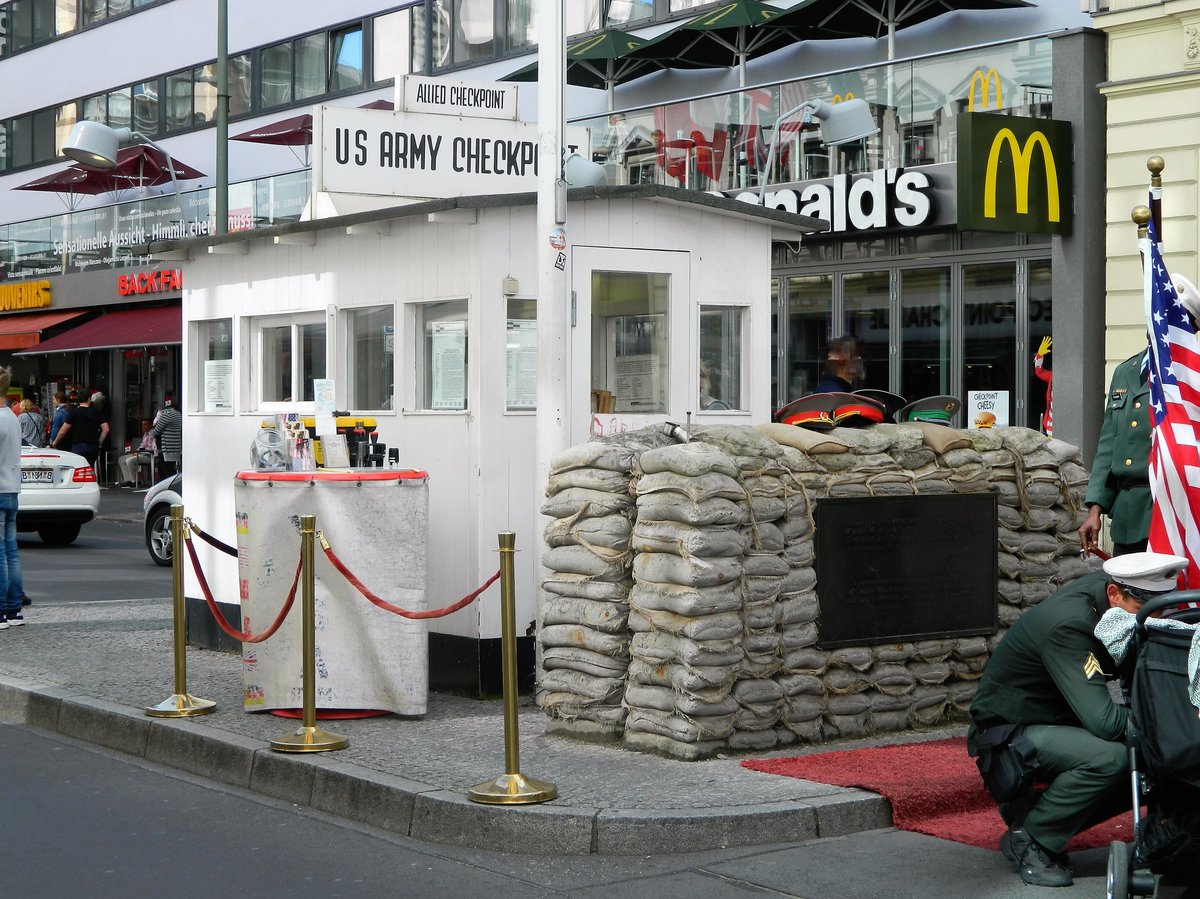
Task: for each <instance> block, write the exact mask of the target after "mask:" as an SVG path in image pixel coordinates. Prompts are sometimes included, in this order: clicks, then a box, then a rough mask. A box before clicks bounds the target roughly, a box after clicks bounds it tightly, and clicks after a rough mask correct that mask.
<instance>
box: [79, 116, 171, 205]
mask: <svg viewBox="0 0 1200 899" xmlns="http://www.w3.org/2000/svg"><path fill="white" fill-rule="evenodd" d="M130 144H142V145H143V146H147V147H150V148H151V149H153V150H157V151H158V152H159V153H161V154H162V155H163V159H164V161H165V162H166V164H167V174H168V175H170V176H171V188H172V190H174V191H175V201H176V202H177V203H178V204H179V214H180V215H181V216H182V215H183V194H182V193H181V192H180V190H179V180H178V179H177V178H176V177H175V160H174V159H172V158H171V154H170V153H169V152H167V148H166V147H162V146H159V145H158V144H156V143H155V142H154V141H152V140H150V138H148V137H146V135H144V134H141V133H140V132H137V131H130V130H129V129H128V128H112V127H110V126H108V125H105V124H104V123H103V122H92V121H87V120H85V121H82V122H76V123H75V124H74V125H72V126H71V133H70V134H69V135H67V142H66V143H65V144H63V148H62V151H63V155H64V156H67V157H69V158H71V159H73V160H75V161H76V162H77V163H79V164H80V165H82V166H85V167H86V168H90V169H102V170H104V171H108V170H110V169H114V168H116V167H117V151H118V150H119V149H120V148H121V147H124V146H128V145H130Z"/></svg>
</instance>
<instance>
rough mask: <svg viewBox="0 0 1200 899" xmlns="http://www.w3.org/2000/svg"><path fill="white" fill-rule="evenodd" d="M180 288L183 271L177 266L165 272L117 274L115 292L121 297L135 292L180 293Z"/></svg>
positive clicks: (181, 286) (181, 288)
mask: <svg viewBox="0 0 1200 899" xmlns="http://www.w3.org/2000/svg"><path fill="white" fill-rule="evenodd" d="M182 290H183V272H181V271H180V270H179V269H177V268H173V269H169V270H168V271H165V272H137V273H136V274H133V275H117V293H118V294H119V295H120V296H123V297H127V296H131V295H132V294H135V293H180V292H181V291H182Z"/></svg>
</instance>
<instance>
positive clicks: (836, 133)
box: [758, 97, 879, 204]
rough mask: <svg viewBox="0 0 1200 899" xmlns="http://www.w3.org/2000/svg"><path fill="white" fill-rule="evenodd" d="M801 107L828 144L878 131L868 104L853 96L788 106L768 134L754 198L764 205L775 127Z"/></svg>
mask: <svg viewBox="0 0 1200 899" xmlns="http://www.w3.org/2000/svg"><path fill="white" fill-rule="evenodd" d="M801 110H807V111H808V112H810V113H811V114H812V117H813V118H814V119H816V120H817V121H818V122H820V123H821V140H822V141H823V142H824V144H825V145H826V146H828V147H836V146H838V145H839V144H848V143H850V142H851V141H856V140H862V139H863V138H864V137H870V136H871V135H872V134H877V133H879V126H878V125H877V124H875V117H874V116H872V115H871V107H869V106H868V105H867V101H866V100H861V99H859V98H857V97H855V98H854V99H852V100H846V101H845V102H842V103H827V102H826V101H824V100H805V101H804V102H803V103H801V104H800V105H799V106H797V107H795V108H794V109H789V110H788V111H787V112H785V113H784V114H783V115H781V116H780V117H779V118H777V119H776V120H775V131H774V133H772V135H771V146H770V149H769V150H768V151H767V166H766V168H765V169H764V175H763V182H762V184H760V185H759V187H758V201H759V202H760V203H764V204H765V198H766V195H767V177H769V175H770V172H771V163H773V162H774V161H775V148H776V147H777V146H778V144H779V126H780V125H782V124H783V123H784V122H785V121H787V120H788V119H790V118H791V117H792V116H794V115H795V114H796V113H798V112H800V111H801Z"/></svg>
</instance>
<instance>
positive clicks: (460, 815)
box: [0, 489, 963, 855]
mask: <svg viewBox="0 0 1200 899" xmlns="http://www.w3.org/2000/svg"><path fill="white" fill-rule="evenodd" d="M118 492H119V493H123V494H125V495H123V496H112V494H114V493H118ZM140 502H141V494H140V493H139V494H133V492H132V491H129V490H124V491H117V490H115V489H112V490H105V495H104V498H103V499H102V500H101V518H108V519H110V520H118V521H130V522H137V521H140V520H141V518H140ZM25 617H26V620H27V624H26V626H24V627H19V628H18V627H14V628H9V629H8V630H7V631H4V632H0V721H3V722H10V723H27V724H30V725H32V726H35V727H40V728H43V729H45V730H48V731H52V732H55V733H59V734H62V735H64V736H68V737H71V738H74V739H78V740H82V741H85V742H89V743H94V744H97V745H99V746H103V747H107V748H108V749H113V750H118V751H120V752H125V753H129V754H132V755H135V756H139V757H142V758H144V759H146V760H148V761H151V762H155V763H157V764H161V765H165V766H169V767H173V768H178V769H180V770H183V771H187V772H189V773H191V774H194V775H199V776H202V777H207V778H210V779H212V780H215V781H219V782H221V783H227V784H232V785H235V786H238V787H242V788H246V789H249V790H252V791H256V792H259V793H263V794H265V795H268V796H271V797H274V798H277V799H283V800H285V801H289V802H294V803H296V804H297V805H304V806H309V807H312V808H316V809H320V810H322V811H326V812H329V813H332V814H335V815H339V816H341V817H344V818H347V819H351V820H355V821H362V822H366V823H369V824H371V825H373V826H376V827H382V828H385V829H387V830H391V831H393V832H396V833H400V834H404V835H407V836H410V837H413V838H414V839H418V840H424V841H427V842H432V843H445V844H450V845H455V846H463V847H467V848H473V849H488V850H495V851H501V852H517V853H522V852H524V853H538V854H567V855H580V854H589V853H599V854H613V855H621V854H648V853H665V852H685V851H697V850H704V849H718V848H724V847H730V846H753V845H767V844H776V843H785V842H794V841H803V840H812V839H816V838H823V837H834V836H842V835H846V834H849V833H855V832H859V831H864V830H873V829H877V828H881V827H889V826H890V825H891V823H892V819H891V809H890V806H889V804H888V802H887V800H885V799H884V798H883V797H881V796H878V795H876V794H874V793H869V792H866V791H863V790H856V789H847V788H842V787H833V786H829V785H826V784H818V783H811V782H808V781H802V780H796V779H793V778H787V777H779V776H776V775H771V774H763V773H760V772H755V771H749V770H747V769H745V768H743V767H741V765H740V764H739V761H740V760H741V759H742V758H750V757H761V756H762V755H772V754H773V755H784V756H787V755H796V754H799V753H802V752H821V751H829V750H831V749H834V748H851V747H857V746H861V745H868V741H855V742H842V743H838V744H826V745H823V746H816V747H811V746H793V747H788V748H785V749H782V750H778V751H776V752H774V753H754V754H747V755H737V756H734V755H730V756H728V757H721V758H716V759H712V760H708V761H702V762H681V761H675V760H672V759H666V758H660V757H658V756H654V755H648V754H644V753H640V752H633V751H629V750H624V749H620V748H617V747H615V746H612V745H597V744H590V743H583V742H578V741H575V740H571V739H566V738H563V737H555V736H547V735H546V734H545V733H544V731H545V725H546V721H547V719H546V717H545V716H544V715H543V714H542V712H541V711H540V710H539V709H538V708H537V707H536V706H534V705H533V702H532V700H531V699H530V698H529V697H522V698H521V702H520V713H519V716H518V717H519V729H520V765H519V769H520V771H521V773H522V774H524V775H525V776H527V777H531V778H536V779H537V780H541V781H548V782H550V783H553V784H555V785H556V786H557V788H558V794H559V795H558V798H557V799H555V800H553V801H551V802H547V803H543V804H539V805H529V806H492V805H481V804H478V803H474V802H471V801H470V800H468V799H467V798H466V795H465V793H466V790H468V789H469V788H471V787H472V786H475V785H476V784H480V783H484V782H488V781H491V780H494V779H495V778H497V777H499V776H500V775H502V774H504V773H505V767H504V765H505V759H504V724H503V703H502V702H501V701H499V700H491V701H486V700H474V699H467V698H463V697H458V696H452V695H447V694H438V693H433V694H430V696H429V706H428V712H427V713H426V714H425V715H424V716H421V717H401V716H397V715H388V716H384V717H376V718H362V719H352V720H336V721H334V720H331V721H318V723H319V724H320V725H321V727H323V728H324V729H325V730H327V731H331V732H334V733H338V734H342V735H344V736H346V737H348V739H349V746H348V747H347V748H346V749H342V750H338V751H333V752H315V753H302V754H292V753H279V752H275V751H274V750H272V749H271V748H270V745H269V741H271V740H273V739H278V738H280V737H284V736H288V735H290V734H291V733H293V732H294V731H295V730H296V728H297V727H298V726H299V725H300V722H299V721H298V720H295V719H288V718H282V717H278V716H275V715H271V714H267V713H247V712H244V711H243V710H242V679H241V659H240V658H239V657H238V656H236V655H233V654H229V653H222V652H216V651H212V650H203V649H196V648H189V649H188V650H187V654H186V668H187V677H186V687H187V691H188V692H189V693H190V694H192V695H193V696H196V697H199V698H202V699H211V700H215V701H216V703H217V708H216V710H215V711H214V712H213V713H212V714H209V715H203V716H198V717H194V718H183V719H179V718H176V719H171V718H150V717H148V716H146V715H145V714H144V709H145V708H146V707H148V706H154V705H157V704H158V703H160V702H162V701H163V700H165V699H167V698H168V697H170V696H172V695H173V694H174V693H175V682H174V661H173V656H172V646H173V640H172V633H173V632H172V621H171V598H170V596H163V597H161V598H159V599H145V600H128V601H116V602H92V603H71V602H65V603H56V604H35V605H33V606H31V607H29V608H28V609H26V611H25ZM962 731H963V729H962V728H952V729H944V730H939V731H936V732H927V733H921V734H912V733H910V734H900V735H891V736H890V737H888V738H881V739H879V740H874V741H869V744H878V743H895V742H911V741H914V740H921V739H938V738H944V737H946V736H951V735H957V734H960V733H962Z"/></svg>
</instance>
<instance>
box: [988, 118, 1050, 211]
mask: <svg viewBox="0 0 1200 899" xmlns="http://www.w3.org/2000/svg"><path fill="white" fill-rule="evenodd" d="M1019 144H1020V142H1019V141H1018V140H1017V136H1016V135H1015V134H1013V133H1012V129H1011V128H1002V129H1001V130H1000V131H999V132H997V134H996V137H995V139H994V140H993V141H992V149H991V151H990V152H989V153H988V161H987V174H986V175H985V176H984V181H983V215H984V217H985V218H990V219H994V218H995V217H996V169H997V168H999V166H1000V153H1001V151H1002V150H1003V149H1004V147H1005V146H1006V145H1007V146H1008V149H1009V152H1011V153H1012V163H1013V179H1014V181H1015V182H1016V203H1017V215H1028V214H1029V166H1030V165H1031V164H1032V163H1033V151H1034V150H1041V151H1042V161H1043V162H1044V163H1045V167H1046V220H1047V221H1051V222H1057V221H1060V218H1061V217H1060V215H1059V208H1058V172H1057V171H1055V168H1054V153H1053V151H1052V150H1051V149H1050V141H1048V140H1047V139H1046V135H1044V134H1043V133H1042V132H1040V131H1035V132H1033V134H1031V135H1029V137H1027V138H1026V139H1025V143H1024V144H1020V146H1019V149H1018V145H1019Z"/></svg>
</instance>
